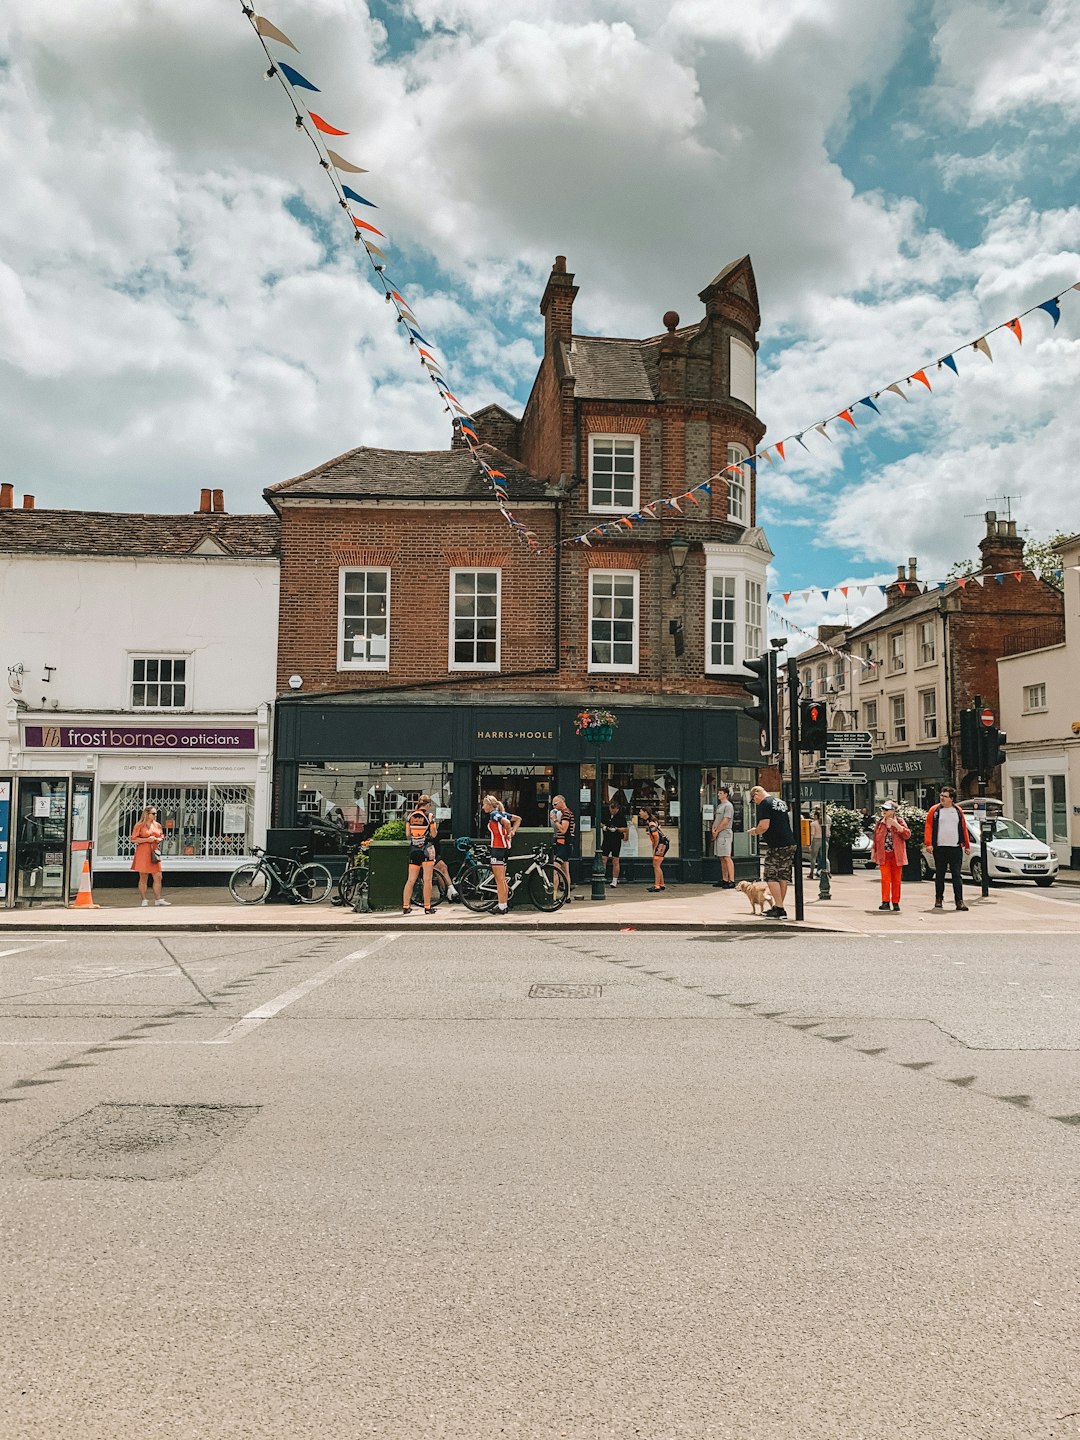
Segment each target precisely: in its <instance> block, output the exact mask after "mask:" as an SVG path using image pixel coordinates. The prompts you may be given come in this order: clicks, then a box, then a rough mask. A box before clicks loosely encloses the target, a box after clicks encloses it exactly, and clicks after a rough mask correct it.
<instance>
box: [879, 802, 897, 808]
mask: <svg viewBox="0 0 1080 1440" xmlns="http://www.w3.org/2000/svg"><path fill="white" fill-rule="evenodd" d="M881 808H882V809H883V810H895V809H896V801H895V800H883V801H882V802H881Z"/></svg>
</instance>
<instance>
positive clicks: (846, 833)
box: [825, 805, 862, 875]
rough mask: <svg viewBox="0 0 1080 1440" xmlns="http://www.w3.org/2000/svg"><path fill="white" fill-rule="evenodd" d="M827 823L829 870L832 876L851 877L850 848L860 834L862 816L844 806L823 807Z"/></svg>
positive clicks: (852, 864)
mask: <svg viewBox="0 0 1080 1440" xmlns="http://www.w3.org/2000/svg"><path fill="white" fill-rule="evenodd" d="M825 809H826V814H827V816H828V823H829V870H830V871H831V872H832V874H833V875H853V874H854V873H855V865H854V862H853V860H852V856H851V847H852V845H854V843H855V841H856V840H857V839H858V838H859V836H860V835H861V834H862V816H861V815H860V814H859V812H858V811H857V810H849V809H848V808H847V806H845V805H827V806H826V807H825Z"/></svg>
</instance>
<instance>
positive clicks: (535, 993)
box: [529, 985, 601, 1000]
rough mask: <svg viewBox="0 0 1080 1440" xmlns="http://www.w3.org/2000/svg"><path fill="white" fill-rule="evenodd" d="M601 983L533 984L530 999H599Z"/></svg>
mask: <svg viewBox="0 0 1080 1440" xmlns="http://www.w3.org/2000/svg"><path fill="white" fill-rule="evenodd" d="M600 995H601V987H600V986H599V985H533V986H532V987H531V989H530V990H529V999H530V1000H599V999H600Z"/></svg>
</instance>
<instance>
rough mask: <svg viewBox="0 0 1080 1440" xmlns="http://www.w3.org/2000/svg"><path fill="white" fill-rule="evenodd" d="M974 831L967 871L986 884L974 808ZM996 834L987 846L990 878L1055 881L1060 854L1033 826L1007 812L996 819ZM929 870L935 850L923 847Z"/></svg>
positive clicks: (971, 826)
mask: <svg viewBox="0 0 1080 1440" xmlns="http://www.w3.org/2000/svg"><path fill="white" fill-rule="evenodd" d="M966 818H967V820H968V822H969V823H968V828H969V830H970V831H971V850H970V851H969V852H968V853H967V854H966V855H965V856H964V860H963V867H962V868H963V873H964V874H965V875H969V876H970V877H971V879H972V880H974V882H975V884H976V885H981V884H982V857H981V854H980V847H979V822H978V820H977V819H975V818H973V817H972V815H971V814H970V812H968V813H967V816H966ZM993 826H994V830H993V834H992V835H991V836H990V840H989V843H988V845H987V848H986V856H987V865H988V869H987V878H988V879H990V880H1034V881H1035V884H1036V885H1041V886H1043V887H1044V888H1045V887H1046V886H1047V885H1052V884H1053V883H1054V879H1055V877H1056V876H1057V872H1058V858H1057V856H1056V855H1055V854H1054V852H1053V850H1051V849H1050V847H1049V846H1048V845H1047V844H1046V843H1045V841H1042V840H1037V839H1036V838H1035V836H1034V835H1032V833H1031V831H1030V830H1025V829H1024V827H1023V825H1018V824H1017V822H1016V821H1015V820H1006V819H1005V818H1004V817H1003V816H1000V815H998V816H995V817H994V819H993ZM922 853H923V864H924V868H925V870H926V871H928V872H929V873H930V874H931V875H932V874H933V873H934V853H933V851H932V850H931V849H930V848H929V847H925V848H924V849H923V852H922Z"/></svg>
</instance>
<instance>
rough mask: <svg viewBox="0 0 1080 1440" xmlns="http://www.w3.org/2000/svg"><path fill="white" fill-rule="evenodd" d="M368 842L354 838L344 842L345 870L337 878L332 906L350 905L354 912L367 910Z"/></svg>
mask: <svg viewBox="0 0 1080 1440" xmlns="http://www.w3.org/2000/svg"><path fill="white" fill-rule="evenodd" d="M367 847H368V842H367V841H366V840H358V839H356V838H355V837H354V838H352V839H350V840H347V841H346V842H345V855H346V859H345V869H344V870H343V871H342V872H341V874H340V875H339V876H338V882H337V887H336V893H335V895H334V898H333V900H331V902H330V903H331V904H332V905H351V906H352V908H353V909H354V910H367V909H369V908H370V907H369V905H368V848H367Z"/></svg>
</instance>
